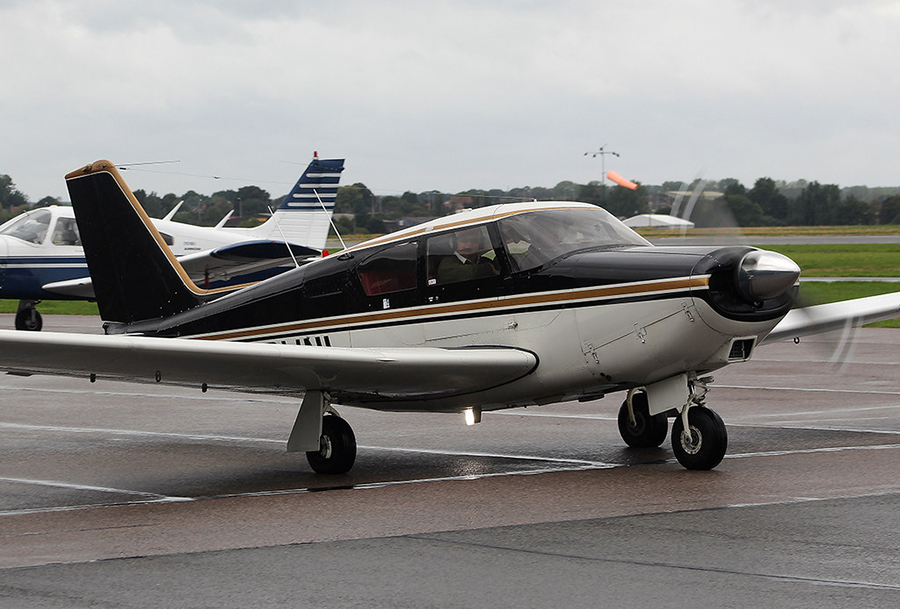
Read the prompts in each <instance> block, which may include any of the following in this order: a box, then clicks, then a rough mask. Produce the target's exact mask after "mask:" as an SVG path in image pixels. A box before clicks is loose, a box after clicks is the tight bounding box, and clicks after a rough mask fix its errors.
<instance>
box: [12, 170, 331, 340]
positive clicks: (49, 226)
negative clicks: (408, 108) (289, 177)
mask: <svg viewBox="0 0 900 609" xmlns="http://www.w3.org/2000/svg"><path fill="white" fill-rule="evenodd" d="M343 168H344V161H343V159H319V158H318V155H315V156H314V158H313V160H312V162H311V163H310V164H309V166H308V167H307V168H306V170H305V171H304V172H303V174H302V175H301V176H300V179H299V180H298V181H297V183H296V184H295V185H294V187H293V188H292V189H291V192H290V193H289V194H288V195H287V196H286V197H285V198H284V200H283V201H282V203H281V205H280V206H279V207H278V209H276V210H275V213H274V214H273V215H272V217H270V218H269V219H268V220H267V221H266V222H264V223H263V224H261V225H259V226H256V227H253V228H236V227H235V228H232V227H225V226H224V223H225V221H226V220H227V218H228V217H230V213H229V215H228V216H226V217H225V218H223V220H222V222H220V223H219V224H218V225H217V226H215V227H203V226H194V225H191V224H185V223H183V222H175V221H173V220H172V217H173V216H174V215H175V212H176V211H177V207H176V208H175V209H173V210H172V211H170V212H169V214H167V215H166V217H165V218H162V219H153V223H154V224H155V226H156V227H157V229H158V230H159V232H160V234H161V235H162V237H163V239H164V240H165V242H166V244H167V245H168V246H169V247H170V248H171V249H172V251H173V252H174V253H175V255H176V256H178V257H179V258H180V260H181V262H182V265H183V266H184V268H185V269H186V271H187V273H188V274H189V276H190V277H191V278H192V279H193V280H194V281H195V282H197V283H198V284H200V285H202V286H204V287H210V286H220V285H225V284H227V283H232V284H233V283H235V282H238V281H240V282H244V281H255V280H259V279H261V278H264V277H265V276H271V275H272V274H275V273H276V272H280V271H282V270H284V269H286V268H290V266H293V264H292V263H293V260H292V258H293V259H296V260H304V259H308V258H310V257H315V256H319V255H320V252H321V250H323V249H324V248H325V242H326V239H327V237H328V230H329V228H330V226H331V216H332V214H333V212H334V201H335V197H336V196H337V189H338V183H339V181H340V175H341V172H342V171H343ZM287 244H290V246H288V245H287ZM0 298H9V299H18V300H19V308H18V311H17V313H16V321H15V324H16V328H17V329H19V330H40V329H41V327H42V325H43V323H42V319H41V315H40V313H39V312H38V311H37V309H36V308H35V305H36V304H37V303H39V302H40V301H41V300H93V298H94V292H93V287H92V285H91V281H90V277H89V276H88V266H87V263H86V262H85V259H84V251H83V249H82V246H81V237H80V235H79V232H78V226H77V223H76V219H75V212H74V210H73V208H72V207H69V206H58V205H53V206H49V207H43V208H39V209H34V210H31V211H28V212H25V213H24V214H22V215H20V216H17V217H15V218H13V219H11V220H9V221H8V222H6V223H5V224H3V225H2V226H0Z"/></svg>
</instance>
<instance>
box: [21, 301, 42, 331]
mask: <svg viewBox="0 0 900 609" xmlns="http://www.w3.org/2000/svg"><path fill="white" fill-rule="evenodd" d="M39 302H40V300H20V301H19V308H18V310H17V311H16V330H30V331H32V332H40V331H41V328H43V327H44V320H43V318H42V317H41V314H40V312H39V311H38V310H37V309H36V308H35V307H36V306H37V304H38V303H39Z"/></svg>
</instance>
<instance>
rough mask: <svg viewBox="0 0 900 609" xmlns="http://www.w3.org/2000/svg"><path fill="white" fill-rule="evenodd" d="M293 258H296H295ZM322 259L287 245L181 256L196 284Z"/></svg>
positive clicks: (250, 244) (255, 244)
mask: <svg viewBox="0 0 900 609" xmlns="http://www.w3.org/2000/svg"><path fill="white" fill-rule="evenodd" d="M292 254H293V257H291V255H292ZM320 255H321V252H319V250H316V249H313V248H311V247H305V246H302V245H294V244H291V243H285V242H284V241H244V242H241V243H233V244H231V245H225V246H222V247H218V248H216V249H214V250H209V251H206V252H197V253H196V254H188V255H186V256H180V257H179V258H178V261H179V262H180V263H181V266H182V267H184V270H185V271H187V274H188V275H189V276H190V278H191V279H193V280H194V282H195V283H196V284H197V285H199V286H202V285H203V284H204V283H205V282H206V278H207V273H208V274H209V281H210V282H214V281H218V280H226V279H231V278H233V277H240V276H241V275H247V274H249V273H254V272H257V271H262V270H266V269H270V268H273V267H276V266H281V265H284V264H290V265H293V263H294V260H297V261H298V262H299V261H301V260H306V259H309V258H314V257H318V256H320Z"/></svg>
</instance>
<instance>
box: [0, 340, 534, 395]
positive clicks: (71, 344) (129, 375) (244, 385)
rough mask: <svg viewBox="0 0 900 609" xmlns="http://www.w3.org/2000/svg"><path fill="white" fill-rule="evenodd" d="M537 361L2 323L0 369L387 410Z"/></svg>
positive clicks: (460, 391) (503, 353)
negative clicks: (295, 396) (322, 395)
mask: <svg viewBox="0 0 900 609" xmlns="http://www.w3.org/2000/svg"><path fill="white" fill-rule="evenodd" d="M536 366H537V357H536V356H535V355H534V354H533V353H531V352H529V351H524V350H519V349H515V348H510V347H493V348H477V349H442V348H432V347H411V348H388V349H377V348H344V347H318V346H306V345H285V344H263V343H237V342H226V341H216V342H213V341H204V340H195V339H178V338H152V337H144V336H99V335H89V334H68V333H53V332H45V333H41V334H40V335H35V334H34V333H32V332H15V331H12V330H3V331H0V369H3V370H6V371H8V372H10V373H13V374H55V375H62V376H83V377H88V376H91V375H96V378H108V379H115V380H123V381H135V382H144V383H162V384H168V385H182V386H193V387H203V388H204V389H205V388H206V387H210V388H221V389H229V390H235V391H251V392H253V391H255V392H263V393H279V394H283V393H301V392H303V391H306V390H319V391H323V392H327V393H328V394H329V395H332V396H333V397H334V398H335V402H336V403H345V404H349V405H361V406H365V405H371V406H372V407H376V408H386V409H387V408H390V405H389V404H390V403H391V402H403V401H407V400H428V399H434V398H442V397H448V396H451V395H464V394H467V393H473V392H477V391H482V390H485V389H489V388H492V387H497V386H500V385H503V384H506V383H510V382H513V381H515V380H517V379H520V378H522V377H524V376H526V375H528V374H530V373H531V372H532V371H533V370H534V369H535V367H536ZM398 407H399V408H402V406H398Z"/></svg>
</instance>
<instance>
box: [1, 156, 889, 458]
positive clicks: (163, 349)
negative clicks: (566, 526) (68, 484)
mask: <svg viewBox="0 0 900 609" xmlns="http://www.w3.org/2000/svg"><path fill="white" fill-rule="evenodd" d="M66 180H67V185H68V188H69V192H70V194H71V198H72V204H73V206H74V208H75V213H76V216H77V218H78V224H79V227H80V229H81V235H82V239H83V242H84V246H85V255H86V256H87V262H88V265H89V266H90V270H91V275H92V277H93V280H94V288H95V291H96V296H97V301H98V303H99V307H100V313H101V316H102V318H103V320H104V328H105V331H106V334H107V335H106V336H100V335H97V336H91V335H73V334H51V333H44V334H43V335H34V334H26V333H17V332H12V331H0V369H5V370H7V371H9V372H11V373H17V374H31V373H49V374H64V375H69V376H82V377H84V378H86V379H88V378H89V379H90V380H91V381H94V380H96V379H97V378H111V379H120V380H132V381H142V382H147V383H164V384H166V383H167V384H178V385H186V386H195V387H197V388H198V389H201V390H203V391H205V390H206V389H207V388H210V387H216V388H225V389H233V390H242V391H256V392H262V393H272V394H288V395H296V396H297V397H298V398H299V397H300V396H302V403H301V405H300V408H299V413H298V415H297V419H296V422H295V424H294V427H293V430H292V431H291V434H290V436H289V439H288V442H287V449H288V450H289V451H305V452H306V454H307V458H308V461H309V463H310V465H311V466H312V468H313V469H314V470H315V471H316V472H320V473H343V472H347V471H349V470H350V468H351V467H352V465H353V463H354V460H355V458H356V440H355V437H354V434H353V431H352V430H351V428H350V426H349V424H348V423H347V422H346V421H345V420H344V419H343V418H340V417H339V416H338V415H337V414H336V412H335V411H334V408H333V407H332V404H345V405H351V406H358V407H363V408H373V409H379V410H387V411H427V412H464V413H466V415H467V418H468V419H469V420H470V421H471V422H477V421H478V420H480V417H481V413H482V411H487V410H495V409H502V408H513V407H521V406H532V405H541V404H548V403H553V402H559V401H563V400H582V401H591V400H596V399H598V398H601V397H603V396H604V395H606V394H610V393H614V392H625V399H624V401H623V403H622V406H621V407H620V408H619V418H618V420H619V429H620V431H621V434H622V437H623V439H624V440H625V442H626V443H627V444H629V445H630V446H633V447H655V446H659V445H660V444H662V442H663V441H664V440H665V438H666V436H667V434H668V418H670V417H671V418H673V419H674V422H673V425H672V434H671V437H672V448H673V451H674V453H675V456H676V457H677V459H678V461H679V462H680V463H681V464H682V465H683V466H685V467H686V468H689V469H710V468H713V467H715V466H716V465H717V464H718V463H719V462H720V461H721V460H722V458H723V456H724V455H725V452H726V448H727V434H726V429H725V425H724V423H723V422H722V419H721V418H720V417H719V416H718V415H717V414H716V413H715V412H713V411H712V410H711V409H709V408H707V407H706V406H705V400H704V396H705V394H706V392H707V389H708V385H709V383H710V382H711V378H710V377H709V375H710V373H712V372H713V371H715V370H717V369H719V368H722V367H724V366H726V365H729V364H732V363H735V362H743V361H745V360H747V359H749V358H750V357H751V356H752V354H753V353H754V352H755V350H756V349H757V348H758V347H759V345H760V344H762V343H763V342H765V341H770V340H778V339H784V338H789V337H793V336H799V335H802V334H806V333H812V332H816V331H824V330H827V329H831V328H834V327H840V326H842V325H843V324H844V323H845V322H846V320H848V319H851V318H852V319H854V320H855V322H857V323H864V322H867V321H873V320H876V319H886V318H890V317H897V316H900V294H890V295H887V296H879V297H874V298H866V299H858V300H852V301H845V302H843V303H837V304H835V305H821V306H819V307H810V308H808V309H795V310H793V311H791V310H790V309H791V305H792V299H793V294H794V292H796V290H797V287H798V278H799V275H800V269H799V268H798V267H797V265H796V264H795V263H794V262H793V261H791V260H790V259H789V258H786V257H785V256H782V255H780V254H777V253H773V252H768V251H763V250H759V249H755V248H752V247H747V246H715V247H713V246H711V247H655V246H653V245H651V244H650V243H648V242H647V241H645V240H644V239H643V238H642V237H640V236H639V235H638V234H637V233H635V232H634V231H632V230H631V229H629V228H627V227H626V226H624V225H623V224H622V223H621V222H619V221H618V220H617V219H616V218H614V217H613V216H611V215H610V214H609V213H607V212H606V211H604V210H603V209H601V208H599V207H596V206H593V205H588V204H583V203H567V202H534V203H524V204H512V205H497V206H494V207H486V208H482V209H476V210H472V211H467V212H464V213H460V214H457V215H453V216H448V217H444V218H440V219H437V220H434V221H432V222H429V223H427V224H424V225H420V226H416V227H413V228H410V229H407V230H404V231H400V232H397V233H393V234H390V235H387V236H385V237H381V238H377V239H374V240H372V241H368V242H366V243H363V244H361V245H357V246H355V247H352V248H350V249H347V250H345V251H343V252H342V253H340V254H339V255H334V256H329V257H326V258H322V259H317V260H314V261H312V262H310V263H309V264H306V265H305V266H302V267H300V268H297V269H295V270H291V271H288V272H285V273H283V274H281V275H278V276H276V277H273V278H271V279H268V280H265V281H263V282H260V283H258V284H255V285H252V286H248V287H245V288H242V289H240V290H237V291H232V292H229V293H227V294H225V295H223V296H219V297H217V296H216V293H215V292H213V291H210V290H204V289H201V288H199V287H198V286H197V285H196V284H195V283H194V282H192V281H190V278H189V277H188V275H187V274H186V273H185V272H184V270H183V269H182V267H181V265H180V264H179V263H178V261H177V259H176V258H175V256H173V255H172V252H171V251H170V250H169V249H168V248H167V247H166V244H165V241H164V240H163V238H162V237H161V236H160V234H159V233H158V231H157V230H156V229H155V228H154V226H153V223H152V222H151V221H150V219H149V218H148V217H147V216H146V214H145V213H144V211H143V210H142V209H141V207H140V206H139V205H138V203H137V201H136V200H135V198H134V196H133V195H132V194H131V192H130V191H129V189H128V187H127V186H126V184H125V182H124V181H123V180H122V178H121V176H120V175H119V173H118V171H117V170H116V168H115V166H114V165H113V164H112V163H110V162H108V161H97V162H95V163H93V164H91V165H88V166H86V167H83V168H81V169H79V170H77V171H74V172H72V173H70V174H69V175H68V176H66Z"/></svg>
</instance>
